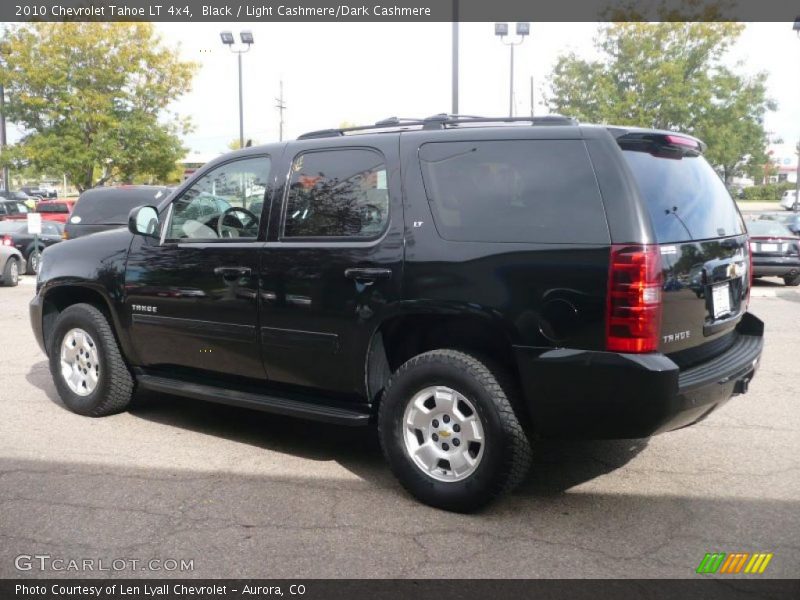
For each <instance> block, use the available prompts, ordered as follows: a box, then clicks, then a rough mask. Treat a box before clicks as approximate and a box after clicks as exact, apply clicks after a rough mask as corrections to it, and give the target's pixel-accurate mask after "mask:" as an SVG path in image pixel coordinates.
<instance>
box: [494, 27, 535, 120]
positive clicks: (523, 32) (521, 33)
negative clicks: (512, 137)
mask: <svg viewBox="0 0 800 600" xmlns="http://www.w3.org/2000/svg"><path fill="white" fill-rule="evenodd" d="M530 33H531V24H530V23H517V36H518V37H519V40H518V41H515V42H512V41H510V40H509V41H506V40H505V36H507V35H508V23H495V24H494V34H495V35H496V36H497V37H499V38H500V41H501V42H503V44H505V45H506V46H508V47H509V48H511V69H510V72H511V77H510V85H509V92H508V116H509V117H513V116H514V46H519V45H520V44H521V43H522V42H524V41H525V36H528V35H530Z"/></svg>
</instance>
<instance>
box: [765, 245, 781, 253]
mask: <svg viewBox="0 0 800 600" xmlns="http://www.w3.org/2000/svg"><path fill="white" fill-rule="evenodd" d="M761 251H762V252H777V251H778V244H761Z"/></svg>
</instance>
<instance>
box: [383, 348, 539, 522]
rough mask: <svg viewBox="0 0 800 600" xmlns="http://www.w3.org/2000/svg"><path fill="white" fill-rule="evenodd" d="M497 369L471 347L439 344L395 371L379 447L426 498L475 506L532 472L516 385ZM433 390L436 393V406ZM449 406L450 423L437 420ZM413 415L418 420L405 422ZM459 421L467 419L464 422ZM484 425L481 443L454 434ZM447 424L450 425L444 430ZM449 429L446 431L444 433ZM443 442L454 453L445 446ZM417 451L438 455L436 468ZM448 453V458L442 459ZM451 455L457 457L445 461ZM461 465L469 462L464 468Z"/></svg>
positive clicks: (456, 506)
mask: <svg viewBox="0 0 800 600" xmlns="http://www.w3.org/2000/svg"><path fill="white" fill-rule="evenodd" d="M494 371H495V372H493V371H492V370H490V369H489V368H488V367H487V366H486V365H485V364H484V363H483V362H481V361H480V360H478V359H477V358H475V357H474V356H471V355H469V354H465V353H463V352H459V351H456V350H433V351H431V352H425V353H424V354H420V355H418V356H415V357H414V358H412V359H410V360H409V361H408V362H406V363H405V364H403V365H402V366H401V367H400V368H399V369H398V370H397V371H396V372H395V373H394V374H393V375H392V376H391V377H390V379H389V382H388V384H387V385H386V389H385V390H384V393H383V397H382V399H381V402H380V407H379V410H378V433H379V436H380V441H381V447H382V448H383V453H384V456H385V457H386V460H387V462H388V463H389V467H390V468H391V470H392V472H393V473H394V475H395V477H397V479H398V480H399V481H400V483H401V484H402V485H403V487H405V488H406V490H408V492H409V493H411V494H412V495H413V496H414V497H416V498H417V499H418V500H420V501H421V502H424V503H425V504H428V505H430V506H434V507H437V508H442V509H445V510H451V511H456V512H471V511H474V510H477V509H479V508H481V507H483V506H485V505H486V504H488V503H489V502H491V501H492V500H493V499H494V498H496V497H497V496H499V495H500V494H503V493H505V492H510V491H511V490H513V489H514V488H515V487H516V486H517V485H518V484H519V483H520V482H521V481H523V479H524V478H525V476H526V475H527V473H528V470H529V468H530V464H531V454H532V453H531V445H530V442H529V440H528V437H527V435H526V434H525V431H524V429H523V427H522V424H521V423H520V420H519V419H518V417H517V415H516V414H515V412H514V409H513V408H512V405H511V401H510V399H509V394H510V393H512V392H513V386H512V385H511V384H510V383H505V382H506V381H507V380H506V379H505V378H503V375H502V373H501V372H500V371H499V370H498V369H495V370H494ZM501 381H503V382H504V384H503V385H501ZM431 390H433V391H431ZM447 390H450V392H455V394H451V393H450V392H448V391H447ZM440 392H441V394H440ZM427 396H431V397H432V399H433V405H434V408H430V406H431V400H430V399H426V398H427ZM440 396H441V400H440ZM448 407H449V408H448ZM457 407H458V408H457ZM468 409H469V410H468ZM470 410H471V411H472V412H473V414H472V415H469V411H470ZM409 411H411V413H409ZM426 411H428V412H426ZM449 413H452V417H449V419H450V421H448V425H446V426H445V425H444V424H443V422H440V421H439V419H440V418H442V415H443V414H445V415H449ZM459 414H460V415H461V416H459ZM412 415H413V416H412ZM465 415H466V417H467V418H466V419H463V418H462V417H464V416H465ZM437 416H438V418H435V417H437ZM473 417H475V418H476V420H477V423H478V425H475V421H474V420H472V418H473ZM428 419H430V421H428ZM410 421H413V422H414V425H417V424H419V425H420V427H419V428H416V427H414V425H407V423H409V422H410ZM457 421H458V422H460V423H463V426H461V427H458V423H456V422H457ZM423 422H424V423H423ZM428 422H430V423H431V425H430V428H427V423H428ZM478 426H479V430H480V431H481V435H480V436H479V437H480V439H481V442H479V446H475V444H476V442H474V441H465V442H464V443H460V442H457V441H456V440H457V439H458V437H459V436H463V437H464V439H465V440H468V439H470V438H473V439H474V438H475V437H476V436H475V435H474V434H475V432H476V429H475V428H476V427H478ZM444 427H449V428H450V429H449V431H445V430H444V429H440V428H444ZM457 427H458V429H456V428H457ZM443 432H444V433H443ZM470 432H471V433H470ZM434 434H436V435H434ZM445 434H446V435H447V438H445V437H442V436H444V435H445ZM420 436H421V437H420ZM437 436H438V438H437ZM445 439H447V440H450V441H449V443H445V442H444V440H445ZM456 444H458V448H457V447H456ZM444 446H448V449H447V452H452V453H453V454H448V453H447V452H444V450H443V448H444ZM414 450H418V452H417V455H418V456H419V457H423V456H424V457H427V458H430V457H433V458H432V459H431V460H429V461H428V464H434V465H436V466H435V468H433V469H426V468H424V467H423V466H421V465H422V464H423V463H424V462H425V461H424V460H423V459H422V458H418V460H420V462H419V463H418V462H417V460H415V459H414V458H412V452H413V451H414ZM440 450H442V452H441V453H440ZM465 452H468V453H469V455H470V456H469V458H466V456H465V455H464V453H465ZM459 453H460V454H459ZM442 457H446V458H445V462H444V464H442ZM450 457H453V460H454V462H452V463H451V462H450V461H449V460H447V459H449V458H450ZM465 462H466V463H467V464H466V465H464V463H465ZM470 463H473V464H471V466H470ZM458 464H462V465H464V466H463V467H462V468H463V472H462V473H461V474H459V473H457V471H458V469H459V467H458V466H456V465H458Z"/></svg>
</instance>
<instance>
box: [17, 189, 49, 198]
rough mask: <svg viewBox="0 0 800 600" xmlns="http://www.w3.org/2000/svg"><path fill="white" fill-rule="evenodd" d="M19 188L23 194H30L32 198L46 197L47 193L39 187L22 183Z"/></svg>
mask: <svg viewBox="0 0 800 600" xmlns="http://www.w3.org/2000/svg"><path fill="white" fill-rule="evenodd" d="M19 190H20V191H21V192H23V193H24V194H27V195H28V196H31V197H33V198H38V199H41V200H43V199H44V198H46V197H47V193H46V192H43V191H42V190H40V189H39V188H34V187H32V186H29V185H23V186H22V187H21V188H19Z"/></svg>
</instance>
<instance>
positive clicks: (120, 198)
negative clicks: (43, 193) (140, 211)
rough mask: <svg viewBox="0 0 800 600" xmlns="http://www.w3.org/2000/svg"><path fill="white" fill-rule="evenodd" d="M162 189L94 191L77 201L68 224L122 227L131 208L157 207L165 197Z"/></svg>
mask: <svg viewBox="0 0 800 600" xmlns="http://www.w3.org/2000/svg"><path fill="white" fill-rule="evenodd" d="M166 193H167V192H166V190H164V189H162V188H148V189H135V188H132V189H124V188H123V189H107V190H104V189H94V190H88V191H86V192H84V193H83V195H82V196H81V197H80V198H79V199H78V203H77V204H76V205H75V210H73V211H72V216H71V217H70V223H79V224H81V225H117V224H118V225H124V224H125V223H127V222H128V214H129V213H130V212H131V209H132V208H135V207H137V206H143V205H146V204H151V205H157V204H158V203H159V202H161V201H162V200H163V199H164V197H165V196H166Z"/></svg>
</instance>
